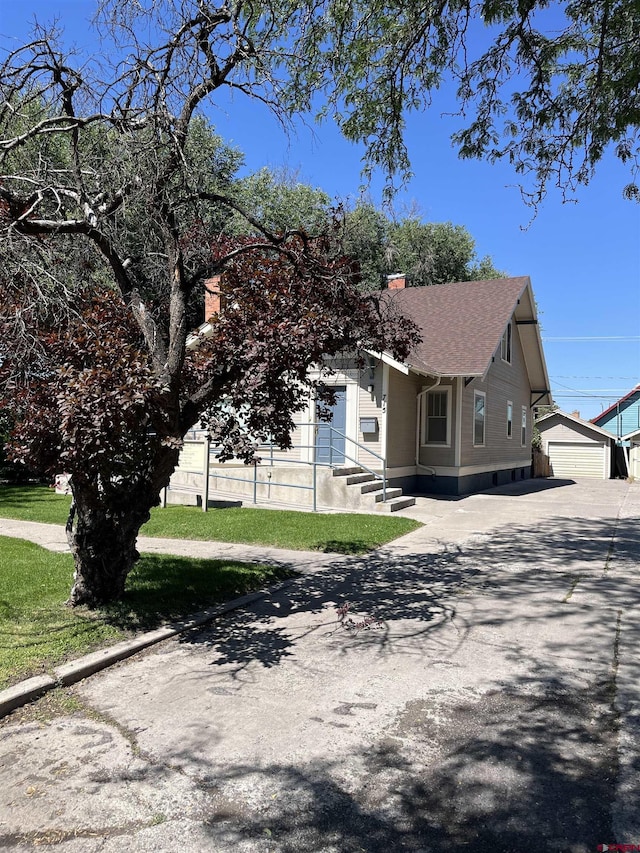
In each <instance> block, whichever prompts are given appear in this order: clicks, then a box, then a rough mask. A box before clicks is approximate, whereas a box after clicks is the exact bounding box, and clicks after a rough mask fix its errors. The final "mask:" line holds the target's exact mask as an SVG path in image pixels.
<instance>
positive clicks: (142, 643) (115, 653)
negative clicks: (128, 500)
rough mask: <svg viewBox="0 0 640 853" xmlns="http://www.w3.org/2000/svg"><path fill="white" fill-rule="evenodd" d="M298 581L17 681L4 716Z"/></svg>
mask: <svg viewBox="0 0 640 853" xmlns="http://www.w3.org/2000/svg"><path fill="white" fill-rule="evenodd" d="M295 580H297V578H290V579H288V580H285V581H282V582H281V583H279V584H276V585H275V586H272V587H269V588H268V589H265V590H261V591H259V592H250V593H247V594H246V595H242V596H240V597H238V598H234V599H232V600H231V601H227V602H225V603H224V604H216V605H215V606H214V607H209V608H207V609H206V610H201V611H199V612H198V613H194V614H193V615H192V616H189V617H187V618H186V619H182V620H181V621H180V622H173V623H171V624H170V625H166V626H164V627H162V628H156V629H155V630H153V631H148V632H147V633H146V634H141V635H140V636H139V637H135V638H134V639H132V640H124V641H123V642H121V643H116V645H114V646H109V647H108V648H106V649H100V650H99V651H97V652H92V653H91V654H88V655H85V656H84V657H81V658H78V659H77V660H73V661H70V662H69V663H65V664H62V665H61V666H58V667H55V668H54V670H53V675H37V676H34V677H33V678H28V679H26V680H25V681H21V682H20V683H18V684H14V685H13V687H8V688H7V689H6V690H2V691H0V719H1V718H2V717H6V716H7V714H10V713H11V712H12V711H15V709H16V708H20V707H22V705H26V704H27V703H28V702H33V701H34V700H35V699H39V698H40V697H41V696H44V694H45V693H48V692H49V691H50V690H54V689H55V688H56V687H68V686H70V685H71V684H76V682H78V681H82V679H83V678H88V677H89V676H90V675H93V674H94V673H96V672H100V670H102V669H106V668H107V667H109V666H112V665H113V664H115V663H118V662H119V661H121V660H126V658H128V657H131V656H132V655H135V654H136V653H137V652H140V651H142V650H143V649H146V648H148V647H149V646H153V645H155V644H156V643H161V642H162V641H163V640H167V639H169V638H170V637H175V636H177V635H178V634H183V633H185V632H186V631H190V630H192V629H193V628H198V627H200V626H201V625H206V624H207V622H212V621H213V620H214V619H215V618H216V617H217V616H222V615H223V614H225V613H229V612H231V611H232V610H238V609H239V608H241V607H244V606H245V605H247V604H253V602H254V601H259V600H260V599H263V598H267V596H269V595H272V594H273V593H275V592H279V591H280V590H281V589H286V588H287V587H288V586H291V584H293V583H294V581H295Z"/></svg>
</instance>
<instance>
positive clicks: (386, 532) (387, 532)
mask: <svg viewBox="0 0 640 853" xmlns="http://www.w3.org/2000/svg"><path fill="white" fill-rule="evenodd" d="M69 503H70V498H68V497H65V496H64V495H56V494H55V493H53V492H52V490H51V489H47V488H46V487H44V486H27V487H25V486H3V487H0V517H4V518H17V519H22V520H27V521H43V522H48V523H50V524H64V523H65V522H66V520H67V515H68V512H69ZM420 526H421V525H420V523H419V522H417V521H414V520H413V519H410V518H399V517H398V516H390V515H359V514H354V513H313V512H297V511H294V510H272V509H262V508H260V507H229V508H224V509H211V510H209V512H206V513H205V512H202V510H201V509H198V508H197V507H189V506H175V505H173V506H168V507H166V508H165V509H162V508H160V507H158V508H156V509H154V510H153V511H152V513H151V520H150V521H149V522H148V523H147V524H145V525H144V527H143V528H142V530H141V531H140V532H141V534H142V535H143V536H155V537H158V536H159V537H165V538H167V539H199V540H203V541H207V542H209V541H211V542H236V543H244V544H250V545H269V546H271V547H274V548H290V549H292V550H298V551H300V550H302V551H323V552H330V553H336V552H337V553H339V554H364V553H366V552H367V551H370V550H372V549H373V548H378V547H380V546H381V545H384V544H386V543H387V542H391V541H392V540H393V539H397V538H398V537H399V536H404V534H406V533H409V532H410V531H412V530H415V529H416V528H417V527H420Z"/></svg>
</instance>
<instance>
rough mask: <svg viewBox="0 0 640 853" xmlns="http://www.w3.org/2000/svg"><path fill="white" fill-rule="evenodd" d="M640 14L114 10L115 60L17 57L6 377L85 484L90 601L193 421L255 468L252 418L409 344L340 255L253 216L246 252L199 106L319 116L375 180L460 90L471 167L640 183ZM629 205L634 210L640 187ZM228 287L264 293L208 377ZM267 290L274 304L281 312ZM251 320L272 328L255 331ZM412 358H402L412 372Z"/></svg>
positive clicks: (610, 7)
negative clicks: (204, 303)
mask: <svg viewBox="0 0 640 853" xmlns="http://www.w3.org/2000/svg"><path fill="white" fill-rule="evenodd" d="M549 16H551V20H550V21H549ZM639 18H640V14H639V11H638V5H637V3H629V2H626V0H572V2H562V3H558V4H555V5H554V6H553V7H550V6H549V5H548V4H547V3H546V2H545V0H531V1H530V2H528V3H525V4H523V3H521V2H517V3H516V2H515V0H499V2H496V0H485V2H470V0H455V2H436V3H426V4H425V3H415V2H414V0H320V2H315V0H314V2H313V3H311V2H306V1H305V0H302V2H300V0H295V2H294V0H257V2H251V3H248V2H244V0H235V2H234V3H233V4H229V3H223V2H209V0H104V2H102V3H101V4H100V9H99V16H98V19H97V21H98V26H99V27H100V36H101V45H102V50H103V52H104V55H103V56H102V57H99V58H87V57H77V58H74V57H71V56H67V55H65V54H64V52H63V51H62V50H61V49H60V48H59V46H58V43H57V41H56V38H55V34H54V33H51V32H47V31H45V30H43V29H37V30H36V32H35V33H34V38H33V40H32V41H31V43H30V44H28V45H25V46H24V47H22V48H18V49H16V50H12V51H11V52H10V53H9V54H7V55H6V56H5V57H4V60H3V62H2V65H1V67H0V216H1V222H2V235H1V237H2V242H1V244H0V245H1V249H0V251H1V252H2V257H1V259H0V260H1V265H0V266H1V269H0V275H1V278H0V286H2V289H3V292H2V294H1V296H2V309H3V318H2V321H3V329H2V334H1V335H0V365H1V368H2V371H3V374H5V387H6V388H8V389H9V390H10V391H11V393H12V401H13V402H15V405H16V406H17V407H18V408H19V410H20V413H23V414H24V416H25V420H24V423H25V429H26V425H27V423H28V422H29V417H28V416H29V412H33V409H32V408H31V407H32V405H35V403H34V402H33V401H34V399H35V398H34V397H32V396H30V394H31V392H33V394H37V393H38V391H40V392H41V394H42V395H44V396H43V398H42V399H41V401H40V404H39V408H38V409H37V411H40V412H43V413H48V416H47V417H48V419H45V418H41V425H42V426H41V434H38V432H37V430H34V429H33V423H34V417H33V416H32V417H31V424H32V429H31V431H29V430H27V431H26V432H24V433H22V437H23V443H22V446H23V447H24V448H26V449H29V448H31V451H29V452H33V453H42V454H44V455H45V456H46V454H47V453H49V451H50V450H51V449H53V451H54V452H55V454H56V458H57V459H59V460H65V461H67V462H68V467H71V466H72V465H73V464H77V465H78V467H77V468H74V469H73V470H72V473H73V475H74V478H75V486H74V489H75V497H76V511H75V516H74V519H73V524H72V525H71V526H70V540H71V543H72V547H73V549H74V554H75V558H76V583H75V585H74V590H73V593H72V597H71V600H72V602H73V603H78V602H87V603H89V604H95V603H96V602H98V601H101V600H107V599H109V598H112V597H114V596H118V595H119V594H120V593H121V591H122V589H123V586H124V579H125V578H126V574H127V572H128V571H129V570H130V568H131V566H132V564H133V561H134V560H135V556H136V555H135V536H136V534H137V530H138V528H139V526H140V524H141V523H142V521H144V519H145V518H146V517H147V515H148V511H149V507H150V506H151V505H152V504H153V502H154V501H155V500H156V496H157V492H158V491H159V489H160V488H161V487H162V486H163V485H164V484H165V483H166V481H167V478H168V476H169V474H170V472H171V470H172V468H173V466H174V465H175V462H176V459H177V454H178V449H179V447H180V444H181V441H182V435H183V433H184V431H185V429H186V428H188V426H190V425H191V423H193V422H194V421H195V420H197V419H198V418H199V417H200V416H202V415H205V416H206V415H207V413H208V411H209V410H210V414H211V417H212V418H213V419H214V422H215V423H221V421H220V420H219V418H220V412H219V410H218V409H219V406H218V404H219V402H220V400H221V399H223V398H224V397H231V398H232V399H237V400H238V401H240V400H242V402H243V404H244V405H245V407H246V406H247V404H248V409H247V411H245V412H244V413H243V417H241V418H237V419H236V421H235V422H233V423H227V424H226V427H223V428H222V432H223V433H224V434H225V435H229V436H230V437H231V438H230V443H231V444H232V445H234V446H235V447H236V448H239V450H240V452H245V453H249V452H250V450H249V449H248V448H247V446H246V444H245V440H246V439H245V436H244V434H243V425H244V424H245V423H246V422H247V420H250V419H251V418H249V417H248V413H249V412H250V413H253V414H252V417H253V418H254V420H253V423H252V429H253V431H254V433H256V434H258V435H259V434H260V431H261V429H267V428H268V427H269V426H270V425H272V424H273V425H274V426H275V428H276V434H278V433H279V432H280V428H279V427H278V426H277V423H276V421H275V420H274V413H276V412H280V411H282V412H283V413H285V415H286V414H290V412H291V411H293V410H294V409H295V407H296V406H297V405H299V398H298V397H296V392H295V391H292V390H290V389H295V388H299V386H298V385H296V383H295V382H291V381H290V380H291V378H292V376H297V377H301V376H302V375H303V373H304V370H303V368H306V366H307V364H308V363H309V361H310V360H311V359H312V358H317V357H318V356H319V353H320V351H321V350H323V351H326V352H329V353H330V352H334V351H337V349H338V348H339V347H341V346H347V347H348V346H353V345H355V344H356V343H360V344H363V343H364V344H366V343H369V344H371V345H373V344H375V345H376V348H377V349H380V348H381V347H382V346H383V345H384V346H393V341H391V340H387V339H385V340H382V339H381V333H380V330H381V329H384V330H387V329H393V325H392V324H385V323H379V322H376V317H375V312H376V310H377V309H376V307H375V305H374V304H373V303H371V302H369V303H365V302H363V301H362V299H360V298H358V299H357V301H356V302H353V299H354V298H355V297H354V295H353V291H352V286H353V273H352V268H351V266H350V265H349V264H344V263H341V262H340V261H339V259H336V258H333V257H331V253H330V252H328V250H327V247H331V246H332V245H334V241H333V239H332V237H331V235H330V236H329V237H327V238H319V239H317V240H311V239H309V238H308V237H307V236H306V235H305V234H303V233H302V232H298V233H295V229H294V233H291V232H289V231H288V229H285V230H284V231H282V230H278V231H274V230H273V229H272V228H270V227H268V226H264V225H262V224H261V223H260V222H259V221H258V219H257V218H256V217H255V216H253V215H252V214H251V212H250V211H245V212H244V214H242V215H244V218H245V219H246V220H247V221H248V222H249V223H250V225H251V227H252V228H253V229H255V233H256V234H258V235H260V236H259V239H258V240H257V241H256V240H255V239H253V240H250V241H248V240H240V241H236V242H234V243H230V242H229V241H228V235H227V234H226V233H225V230H226V224H227V223H228V221H229V216H230V212H233V211H235V213H238V212H240V213H242V211H241V208H242V204H241V203H240V201H239V200H238V198H237V196H236V194H235V192H234V189H233V187H232V181H231V179H230V176H231V175H232V174H233V169H234V163H233V162H232V160H233V158H231V161H230V160H229V154H228V152H225V151H224V149H223V148H220V146H217V145H211V146H210V150H209V155H210V156H206V157H199V154H200V153H201V152H202V150H203V148H202V144H200V143H199V142H198V140H197V137H198V132H199V130H202V132H203V133H204V137H203V139H204V142H205V143H207V144H209V143H208V142H207V132H206V127H205V128H204V130H203V128H202V127H201V128H199V127H198V124H197V121H198V111H199V110H200V109H201V108H202V107H204V105H205V104H206V103H207V102H210V101H211V100H212V99H215V96H216V93H217V92H220V91H224V90H228V91H232V92H234V93H236V95H237V97H248V98H252V99H254V101H255V102H257V103H261V104H262V105H263V106H266V107H267V108H268V109H270V110H271V111H272V112H273V113H274V114H275V115H277V117H278V118H279V119H280V120H281V121H282V122H283V124H287V123H288V122H290V121H291V119H292V117H293V116H295V115H296V114H299V113H303V112H309V111H311V110H312V108H313V107H314V105H317V104H318V103H320V104H322V105H324V106H323V111H324V113H325V115H331V116H333V117H334V118H335V119H336V121H337V122H338V124H339V126H340V127H341V129H342V131H343V133H344V134H345V136H346V137H347V138H349V139H351V140H355V141H359V142H361V143H363V144H364V146H365V170H366V169H372V168H375V167H378V166H380V167H382V168H383V169H384V170H385V172H386V173H387V175H388V176H389V177H391V176H392V175H393V174H394V173H395V172H397V171H400V172H401V173H402V172H405V173H406V172H407V171H408V169H409V162H408V158H407V153H406V149H405V147H404V143H403V127H404V124H403V123H404V116H405V113H406V110H408V109H420V108H423V107H424V106H425V105H426V104H428V103H429V102H430V97H431V93H432V91H433V89H434V87H436V86H438V85H439V84H440V82H441V81H442V80H443V79H444V78H445V77H446V76H447V75H452V76H453V77H454V78H457V80H458V81H459V96H460V105H461V109H462V111H465V110H469V111H471V112H470V114H471V123H470V124H469V125H468V126H467V127H466V129H465V128H463V129H462V130H461V132H460V135H459V141H460V142H461V145H462V147H461V153H462V154H463V155H464V156H487V157H489V158H495V157H508V158H509V159H510V160H511V161H512V162H513V164H514V166H515V168H516V171H518V172H520V173H525V174H526V173H527V172H529V173H531V175H532V177H533V189H532V193H533V195H532V198H533V201H534V202H535V201H536V200H538V199H539V198H541V197H542V195H544V192H545V190H546V187H547V185H548V183H549V182H550V181H553V182H555V183H558V184H559V186H560V187H561V188H563V189H571V188H572V187H573V186H574V185H575V183H576V182H580V181H583V182H584V181H587V180H588V179H589V177H590V175H591V174H592V171H593V169H594V168H595V166H596V165H597V162H598V160H599V159H600V157H601V156H602V154H603V152H604V151H605V149H607V147H610V146H614V147H615V150H616V153H617V155H618V156H619V157H620V158H621V159H622V160H624V161H625V162H627V163H629V164H630V166H631V168H632V172H633V170H634V169H635V168H636V165H637V161H636V158H637V155H638V116H639V114H640V102H639V100H640V95H639V87H638V82H639V77H640V57H639V56H638V52H637V43H638V36H639ZM482 27H488V28H489V29H488V30H487V32H486V34H485V33H483V34H482V35H483V37H482V38H477V36H478V31H479V29H481V28H482ZM487 36H488V41H487ZM474 44H485V45H487V44H488V46H487V47H486V49H484V48H483V49H481V50H475V51H474V49H473V47H474ZM505 93H506V94H505ZM626 192H627V195H629V196H630V197H631V196H634V195H636V196H637V194H638V191H637V187H635V184H634V183H633V182H632V183H630V184H629V185H628V187H627V190H626ZM212 233H213V236H214V237H217V239H211V237H212ZM247 258H252V259H253V260H252V262H251V263H250V262H249V261H248V260H247ZM278 263H279V264H283V265H284V266H283V268H282V269H277V270H276V269H275V267H274V266H273V265H274V264H278ZM222 270H224V271H225V272H226V275H227V277H228V280H229V281H230V282H235V284H233V285H229V286H233V287H237V286H240V284H241V283H242V282H246V283H247V286H250V287H251V288H252V289H251V290H250V291H249V292H248V293H246V294H244V293H243V292H241V291H236V292H234V293H233V294H232V298H231V299H229V300H228V302H227V305H233V306H234V308H235V306H239V308H238V311H239V315H238V317H236V318H235V319H233V322H231V319H232V318H230V322H231V325H230V326H229V327H226V326H225V325H224V324H222V325H221V326H220V328H219V332H220V335H221V337H220V338H216V337H215V336H214V342H215V341H218V348H217V349H215V344H214V343H212V344H211V345H210V346H211V347H214V349H213V350H211V353H210V358H209V360H208V361H207V360H206V359H207V347H206V346H205V347H204V348H203V349H202V351H201V354H197V353H196V354H194V355H193V357H192V356H190V355H188V353H187V349H186V339H187V335H188V332H189V328H190V327H189V311H190V307H191V306H193V305H194V304H196V303H197V302H198V301H199V299H198V295H200V296H201V292H202V287H203V282H204V281H205V280H206V279H207V278H208V277H209V276H211V275H212V274H213V273H216V272H220V271H222ZM264 281H271V282H277V283H278V284H277V286H276V285H275V284H273V285H270V286H269V287H268V288H267V289H266V291H265V292H266V293H267V294H268V297H264V296H263V282H264ZM243 299H246V300H247V304H248V305H249V308H248V309H247V310H246V312H245V313H243V310H242V304H243ZM265 300H266V301H265ZM254 305H255V306H259V307H260V309H261V310H257V308H256V309H255V310H254V308H253V307H252V306H254ZM285 309H286V310H285ZM329 309H330V311H329ZM278 312H284V313H283V314H282V315H281V316H283V317H284V318H285V319H284V321H283V322H284V325H283V326H282V328H281V329H279V328H278V323H279V322H280V319H279V316H278ZM329 313H331V316H332V320H331V323H329V320H328V317H329ZM245 316H246V317H247V318H248V319H251V318H253V319H254V320H255V322H256V324H257V325H256V326H255V328H254V327H253V326H247V327H244V328H242V329H241V324H242V322H243V317H245ZM316 318H324V325H323V323H322V322H318V324H317V328H318V329H320V330H321V334H320V335H319V337H318V338H317V339H316V338H314V343H313V344H312V345H311V346H309V345H308V344H307V342H306V340H305V333H306V332H308V331H309V330H310V327H313V328H311V331H313V330H315V328H316V325H315V324H314V322H313V321H314V320H315V319H316ZM234 324H235V325H234ZM238 324H240V325H238ZM240 329H241V330H240ZM274 329H275V330H274ZM396 331H397V327H396ZM398 334H399V333H398ZM285 335H286V336H287V337H286V338H285ZM278 336H280V340H285V339H286V340H287V342H288V343H290V344H291V352H292V353H293V355H292V356H291V357H290V355H289V352H287V357H286V359H285V360H284V362H285V363H283V362H282V361H281V360H280V359H281V358H282V350H281V349H278V347H277V345H276V344H277V340H276V339H277V338H278ZM407 343H408V341H407V338H406V336H405V337H404V338H403V337H402V336H400V337H398V338H396V348H397V352H398V354H401V353H402V351H403V349H406V345H407ZM207 346H209V345H207ZM245 353H246V356H245V355H244V354H245ZM201 359H205V361H201ZM194 377H197V381H196V380H195V379H194ZM22 392H24V394H23V393H22ZM300 393H302V389H301V390H300ZM47 394H49V396H47ZM51 394H53V396H51ZM287 395H289V396H287ZM55 407H57V409H59V411H60V414H59V415H58V414H56V408H55ZM261 412H262V413H263V415H261V414H260V413H261ZM216 418H217V420H216ZM56 421H59V422H60V423H59V425H56ZM286 421H287V418H286V417H285V418H284V421H283V422H282V424H281V426H282V430H281V433H282V434H281V436H278V437H281V438H282V440H283V441H285V440H286V438H285V435H284V432H285V427H286V426H287V425H288V424H287V422H286ZM45 436H49V438H47V441H46V442H45V440H44V437H45ZM45 444H46V446H45ZM38 448H40V449H39V450H38ZM103 448H104V449H103ZM86 459H88V460H89V461H90V464H89V463H87V464H89V467H88V468H87V469H86V470H85V468H82V467H81V466H82V465H84V462H82V461H81V460H86ZM74 460H76V462H75V463H74ZM105 460H106V461H105ZM134 503H135V507H133V504H134ZM132 507H133V510H134V511H132Z"/></svg>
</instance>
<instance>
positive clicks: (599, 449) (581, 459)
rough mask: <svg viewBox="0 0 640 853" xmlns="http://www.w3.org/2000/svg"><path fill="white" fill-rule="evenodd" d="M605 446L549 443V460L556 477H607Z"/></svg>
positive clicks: (581, 443)
mask: <svg viewBox="0 0 640 853" xmlns="http://www.w3.org/2000/svg"><path fill="white" fill-rule="evenodd" d="M605 451H606V446H605V444H599V443H596V442H594V443H593V444H585V443H583V442H573V443H572V442H564V441H557V442H555V441H550V442H549V451H548V452H549V460H550V462H551V469H552V471H553V476H554V477H597V478H598V479H600V480H603V479H604V476H605V470H606V468H605Z"/></svg>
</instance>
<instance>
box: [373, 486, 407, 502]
mask: <svg viewBox="0 0 640 853" xmlns="http://www.w3.org/2000/svg"><path fill="white" fill-rule="evenodd" d="M386 495H387V496H386V498H385V499H384V500H387V501H391V500H395V499H396V498H401V497H402V489H400V488H397V489H390V488H388V487H387V492H386ZM375 500H376V503H382V501H383V497H382V487H381V488H380V491H379V492H377V493H376V494H375ZM411 500H413V502H414V503H415V498H411Z"/></svg>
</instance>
